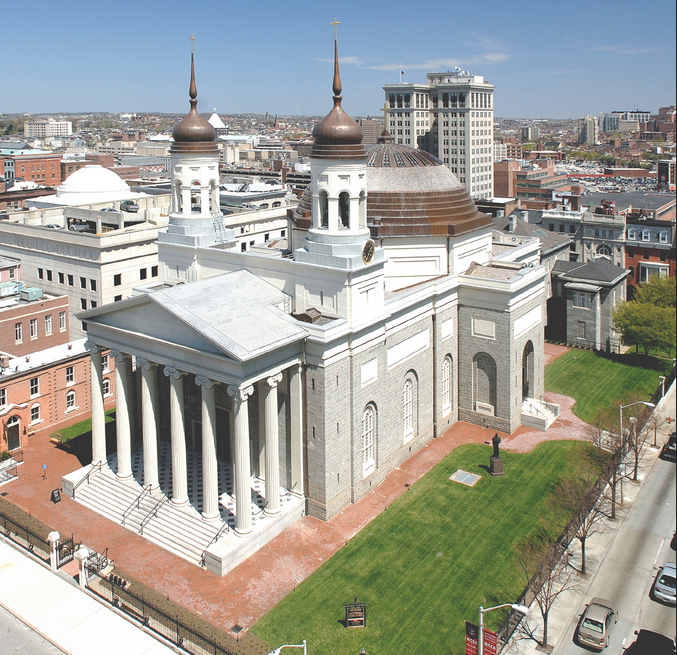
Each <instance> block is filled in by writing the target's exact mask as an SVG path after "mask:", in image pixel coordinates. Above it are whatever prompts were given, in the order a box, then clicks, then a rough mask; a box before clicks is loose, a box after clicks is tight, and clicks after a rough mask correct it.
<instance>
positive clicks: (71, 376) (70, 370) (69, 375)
mask: <svg viewBox="0 0 677 655" xmlns="http://www.w3.org/2000/svg"><path fill="white" fill-rule="evenodd" d="M74 382H75V367H74V366H66V384H73V383H74Z"/></svg>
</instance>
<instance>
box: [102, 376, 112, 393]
mask: <svg viewBox="0 0 677 655" xmlns="http://www.w3.org/2000/svg"><path fill="white" fill-rule="evenodd" d="M103 395H104V396H110V380H109V379H108V378H104V380H103Z"/></svg>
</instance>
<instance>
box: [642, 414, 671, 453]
mask: <svg viewBox="0 0 677 655" xmlns="http://www.w3.org/2000/svg"><path fill="white" fill-rule="evenodd" d="M667 422H668V419H667V417H666V416H664V415H663V414H661V413H660V412H653V413H652V414H651V418H649V420H648V421H647V422H646V425H645V426H644V427H646V429H647V430H651V431H652V432H653V446H654V448H655V447H656V440H657V439H658V431H659V430H660V429H661V428H662V427H663V426H664V425H666V424H667Z"/></svg>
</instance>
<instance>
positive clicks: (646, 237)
mask: <svg viewBox="0 0 677 655" xmlns="http://www.w3.org/2000/svg"><path fill="white" fill-rule="evenodd" d="M642 241H651V231H650V230H642Z"/></svg>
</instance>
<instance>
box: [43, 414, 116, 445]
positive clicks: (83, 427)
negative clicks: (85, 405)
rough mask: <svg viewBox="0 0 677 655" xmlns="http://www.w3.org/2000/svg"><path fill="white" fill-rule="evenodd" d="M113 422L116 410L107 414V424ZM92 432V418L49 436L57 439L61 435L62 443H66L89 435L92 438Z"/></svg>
mask: <svg viewBox="0 0 677 655" xmlns="http://www.w3.org/2000/svg"><path fill="white" fill-rule="evenodd" d="M112 421H115V409H109V410H108V411H107V412H106V423H111V422H112ZM91 432H92V419H91V417H90V418H86V419H85V420H84V421H80V422H79V423H73V425H69V426H68V427H67V428H62V429H61V430H59V431H58V432H54V433H53V434H50V435H49V436H50V437H55V436H59V435H60V436H61V443H66V442H67V441H70V440H71V439H77V438H78V437H81V436H83V435H86V434H87V433H89V436H90V437H91Z"/></svg>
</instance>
